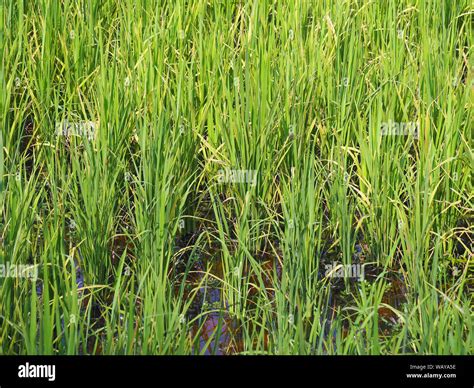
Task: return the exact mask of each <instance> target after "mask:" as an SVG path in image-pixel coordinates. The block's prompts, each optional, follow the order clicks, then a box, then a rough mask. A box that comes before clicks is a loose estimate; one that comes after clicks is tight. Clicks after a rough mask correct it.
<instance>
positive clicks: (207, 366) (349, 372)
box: [0, 356, 474, 388]
mask: <svg viewBox="0 0 474 388" xmlns="http://www.w3.org/2000/svg"><path fill="white" fill-rule="evenodd" d="M473 361H474V357H472V356H313V357H306V356H278V357H273V356H201V357H197V356H194V357H192V356H136V357H132V356H31V357H30V356H1V357H0V388H11V387H24V386H50V387H53V386H54V387H74V386H79V387H83V388H86V387H102V388H105V387H115V386H117V387H120V386H127V385H129V386H131V387H142V386H157V387H159V386H169V385H170V384H172V382H175V383H176V384H178V386H182V385H183V384H196V383H198V384H203V383H204V384H206V385H207V384H212V385H217V384H219V385H221V384H227V383H229V382H232V383H234V384H244V385H245V386H246V385H247V384H248V383H252V385H253V386H255V385H256V384H264V386H265V387H267V386H268V384H269V383H274V382H278V383H280V384H279V386H282V383H283V382H284V381H288V382H289V384H290V385H289V387H290V386H291V387H298V386H300V385H303V384H304V386H308V384H310V385H309V386H316V387H318V386H321V387H327V386H332V384H330V383H331V382H333V383H334V386H344V385H345V384H348V385H347V386H348V387H355V386H364V387H372V386H373V387H387V386H396V387H402V386H403V387H404V386H413V387H417V386H424V387H439V386H443V387H452V386H454V387H469V388H472V387H473V386H474V378H473V376H474V373H473V368H474V362H473ZM27 363H28V364H27ZM52 365H54V381H49V380H52V379H53V374H52V371H53V369H52ZM27 366H28V372H26V367H27ZM36 366H51V368H49V369H47V368H39V369H38V368H36ZM441 366H442V367H441ZM48 372H50V373H48ZM19 373H23V375H25V374H29V376H27V377H19ZM34 373H37V374H42V375H43V377H32V376H31V374H34ZM408 374H410V375H412V376H411V377H409V376H408ZM415 374H418V375H420V376H415ZM428 374H431V375H434V374H436V375H441V377H439V376H436V377H433V376H430V375H428ZM453 374H454V375H455V376H452V375H453ZM448 375H450V376H448ZM48 376H49V378H48ZM323 382H324V383H323ZM285 385H286V384H285Z"/></svg>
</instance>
